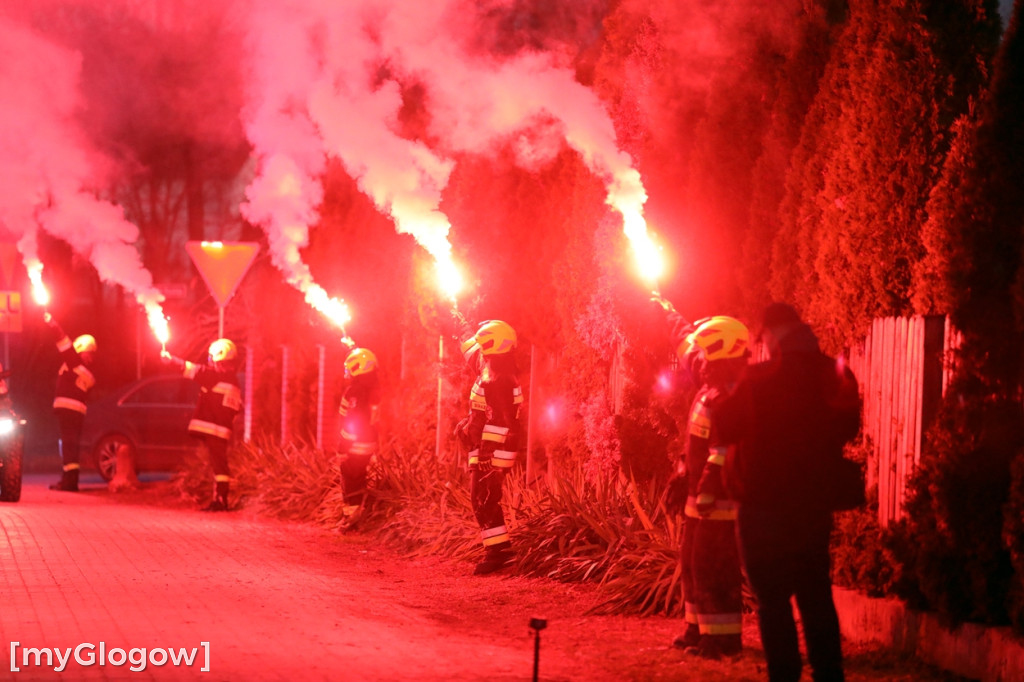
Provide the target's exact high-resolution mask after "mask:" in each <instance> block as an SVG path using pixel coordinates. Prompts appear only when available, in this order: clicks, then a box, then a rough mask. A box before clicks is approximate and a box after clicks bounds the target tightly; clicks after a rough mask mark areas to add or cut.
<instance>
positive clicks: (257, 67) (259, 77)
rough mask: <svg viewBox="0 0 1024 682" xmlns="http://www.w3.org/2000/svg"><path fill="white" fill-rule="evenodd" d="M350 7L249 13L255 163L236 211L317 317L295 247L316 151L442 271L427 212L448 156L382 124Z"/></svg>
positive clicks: (447, 256)
mask: <svg viewBox="0 0 1024 682" xmlns="http://www.w3.org/2000/svg"><path fill="white" fill-rule="evenodd" d="M362 11H363V9H362V8H360V7H359V6H358V4H354V3H347V4H341V3H333V2H325V3H321V4H320V6H317V5H316V4H315V3H314V4H303V5H301V6H300V5H294V6H288V5H287V3H284V4H281V3H264V4H263V5H261V7H260V8H259V10H258V11H255V12H253V13H252V15H251V18H252V19H253V25H252V26H253V30H252V32H251V34H250V51H251V66H252V75H253V78H252V81H251V86H252V87H251V90H250V114H251V115H250V116H249V118H248V120H247V122H246V129H247V133H248V135H249V139H250V141H251V142H252V143H253V145H254V147H255V148H256V153H257V156H258V157H259V171H258V176H257V178H256V179H255V180H254V181H253V182H252V183H251V184H250V186H249V187H248V188H247V190H246V197H247V200H248V203H247V204H246V205H245V206H243V212H244V214H245V215H246V217H247V218H248V219H249V220H250V221H252V222H254V223H256V224H259V225H262V226H263V228H264V230H265V232H266V233H267V236H268V240H269V242H270V250H271V254H272V258H273V260H274V263H275V265H277V267H278V268H279V269H280V270H281V271H282V272H283V273H284V274H285V277H286V279H287V280H288V281H289V282H290V283H291V284H292V285H293V286H295V287H296V288H298V289H299V290H300V291H303V292H305V293H306V300H307V301H308V302H310V303H311V304H313V305H314V307H317V308H318V309H319V310H321V312H325V314H328V317H332V316H331V315H330V314H329V313H328V312H327V311H326V310H324V308H323V307H321V305H320V304H324V305H327V304H330V303H332V302H335V303H336V301H335V300H334V299H328V298H327V296H326V294H325V293H323V290H322V289H321V288H320V287H319V285H317V284H315V282H314V281H313V278H312V275H311V273H310V271H309V268H308V266H307V265H306V264H305V263H303V261H302V258H301V254H300V250H301V249H302V248H304V247H305V246H307V245H308V242H309V225H311V224H313V223H315V222H316V210H317V207H318V205H319V204H320V202H321V200H322V187H321V185H320V176H321V175H322V174H323V172H324V168H325V163H326V157H327V156H328V155H330V156H332V157H334V158H337V159H339V160H340V161H341V162H342V163H344V164H345V167H346V168H347V170H348V171H349V173H350V174H351V175H352V176H353V177H354V178H355V179H356V180H357V182H358V183H359V186H360V189H362V191H363V192H364V193H366V194H367V195H368V196H370V197H371V198H372V199H373V201H374V203H375V204H376V205H377V207H378V209H380V210H382V211H386V212H388V213H389V214H390V215H391V217H392V218H393V219H394V220H395V223H396V225H397V227H398V230H399V231H400V232H406V233H409V234H412V235H413V236H414V237H415V238H416V240H417V241H418V242H419V243H420V244H421V245H422V246H423V247H424V248H425V249H426V250H427V251H428V252H429V253H431V254H432V255H433V256H434V258H435V260H436V262H437V263H438V270H439V274H441V275H442V279H443V281H446V282H450V281H451V280H452V279H453V275H452V273H453V272H454V265H453V264H452V262H451V246H450V245H449V243H448V239H447V235H448V230H449V227H450V224H449V222H448V219H447V218H446V217H445V216H444V215H443V214H442V213H441V212H440V211H439V210H437V207H438V204H439V203H440V199H441V189H443V187H444V185H445V184H446V183H447V179H448V175H449V173H450V172H451V163H450V162H448V161H445V160H443V159H440V158H438V157H436V156H435V155H434V154H433V153H432V152H431V151H430V150H429V149H428V148H427V147H426V146H425V145H422V144H420V143H416V142H413V141H409V140H405V139H403V138H401V137H400V136H398V135H396V134H395V133H394V132H392V130H391V129H390V128H389V124H391V123H393V122H394V121H395V119H396V117H397V112H398V109H399V108H400V106H401V96H400V93H399V92H398V89H397V87H394V84H393V83H391V84H388V83H384V84H383V85H381V86H380V87H373V84H372V81H371V78H370V74H368V73H367V68H368V61H369V60H370V59H371V58H373V57H374V56H375V55H376V54H377V49H376V48H375V47H374V46H373V45H372V41H371V40H370V39H369V37H368V36H367V35H365V34H364V33H362V32H361V31H360V30H353V26H354V27H356V29H358V28H359V27H361V26H362V25H363V23H362V21H363V19H362V17H361V14H362ZM449 286H450V285H449ZM311 292H312V293H311ZM318 302H319V303H318ZM346 318H347V315H346Z"/></svg>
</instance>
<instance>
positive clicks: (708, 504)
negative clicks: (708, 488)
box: [697, 493, 715, 519]
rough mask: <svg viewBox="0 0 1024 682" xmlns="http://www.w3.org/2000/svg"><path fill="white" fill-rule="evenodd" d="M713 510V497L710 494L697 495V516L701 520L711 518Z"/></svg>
mask: <svg viewBox="0 0 1024 682" xmlns="http://www.w3.org/2000/svg"><path fill="white" fill-rule="evenodd" d="M714 510H715V496H714V495H712V494H711V493H700V494H699V495H697V514H699V515H700V517H701V518H702V519H706V518H707V517H709V516H711V512H713V511H714Z"/></svg>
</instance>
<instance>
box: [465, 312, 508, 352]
mask: <svg viewBox="0 0 1024 682" xmlns="http://www.w3.org/2000/svg"><path fill="white" fill-rule="evenodd" d="M471 341H473V343H474V344H475V345H477V346H479V347H480V351H481V352H482V353H483V354H484V355H501V354H502V353H508V352H509V351H511V350H512V349H513V348H515V347H516V330H515V329H513V328H512V326H511V325H510V324H508V323H507V322H502V321H501V320H487V321H486V322H484V323H483V324H481V325H480V329H478V330H477V331H476V334H475V335H474V336H473V338H472V339H471Z"/></svg>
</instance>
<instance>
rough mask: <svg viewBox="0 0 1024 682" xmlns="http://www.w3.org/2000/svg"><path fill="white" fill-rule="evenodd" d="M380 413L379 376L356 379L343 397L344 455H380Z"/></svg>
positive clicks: (360, 376) (359, 376)
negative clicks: (375, 453)
mask: <svg viewBox="0 0 1024 682" xmlns="http://www.w3.org/2000/svg"><path fill="white" fill-rule="evenodd" d="M379 412H380V380H379V378H378V377H377V373H376V372H370V373H368V374H360V375H358V376H355V377H352V380H351V382H350V383H349V385H348V387H347V388H346V389H345V393H344V395H342V397H341V404H340V405H339V406H338V414H339V415H341V448H340V449H341V451H342V452H345V453H348V454H350V455H372V454H373V453H374V452H376V451H377V421H378V418H379Z"/></svg>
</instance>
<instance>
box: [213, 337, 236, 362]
mask: <svg viewBox="0 0 1024 682" xmlns="http://www.w3.org/2000/svg"><path fill="white" fill-rule="evenodd" d="M236 357H238V349H237V348H236V347H235V344H234V342H233V341H232V340H231V339H217V340H216V341H214V342H213V343H211V344H210V362H213V363H218V362H228V361H231V360H234V359H235V358H236Z"/></svg>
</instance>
